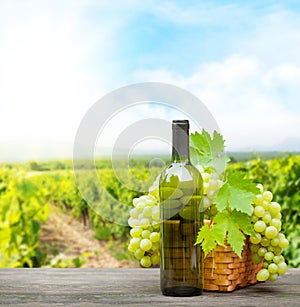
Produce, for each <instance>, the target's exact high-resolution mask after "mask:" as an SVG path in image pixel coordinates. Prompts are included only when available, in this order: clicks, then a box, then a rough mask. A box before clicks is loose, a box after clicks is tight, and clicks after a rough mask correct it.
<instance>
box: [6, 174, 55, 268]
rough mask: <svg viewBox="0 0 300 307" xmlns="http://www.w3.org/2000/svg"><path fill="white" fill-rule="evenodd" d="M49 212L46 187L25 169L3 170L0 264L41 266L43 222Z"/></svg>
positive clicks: (8, 265) (42, 256)
mask: <svg viewBox="0 0 300 307" xmlns="http://www.w3.org/2000/svg"><path fill="white" fill-rule="evenodd" d="M48 212H49V207H48V205H47V201H46V193H45V190H44V189H39V188H38V187H37V186H36V185H35V184H34V182H33V181H32V180H31V178H30V177H27V176H26V173H25V172H22V171H18V170H9V169H7V168H2V169H0V267H35V266H40V264H41V263H42V262H43V261H44V257H45V255H44V254H43V253H41V252H40V251H39V249H38V243H39V232H40V223H42V222H45V221H46V219H47V216H48Z"/></svg>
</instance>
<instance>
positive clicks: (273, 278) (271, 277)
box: [269, 273, 278, 281]
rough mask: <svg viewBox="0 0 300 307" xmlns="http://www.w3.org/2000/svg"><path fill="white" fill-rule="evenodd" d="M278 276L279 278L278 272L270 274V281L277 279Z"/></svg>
mask: <svg viewBox="0 0 300 307" xmlns="http://www.w3.org/2000/svg"><path fill="white" fill-rule="evenodd" d="M277 278H278V274H277V273H273V274H270V276H269V280H270V281H276V280H277Z"/></svg>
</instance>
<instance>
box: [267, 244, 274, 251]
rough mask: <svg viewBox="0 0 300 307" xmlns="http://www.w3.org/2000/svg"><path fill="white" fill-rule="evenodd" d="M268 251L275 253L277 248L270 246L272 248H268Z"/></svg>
mask: <svg viewBox="0 0 300 307" xmlns="http://www.w3.org/2000/svg"><path fill="white" fill-rule="evenodd" d="M267 250H268V252H272V253H274V252H275V246H272V245H270V246H268V247H267Z"/></svg>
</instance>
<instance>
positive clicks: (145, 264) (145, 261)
mask: <svg viewBox="0 0 300 307" xmlns="http://www.w3.org/2000/svg"><path fill="white" fill-rule="evenodd" d="M140 263H141V265H142V266H143V267H145V268H149V267H150V266H151V264H152V262H151V258H150V257H149V256H144V257H143V258H142V259H141V260H140Z"/></svg>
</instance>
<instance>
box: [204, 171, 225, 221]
mask: <svg viewBox="0 0 300 307" xmlns="http://www.w3.org/2000/svg"><path fill="white" fill-rule="evenodd" d="M201 176H202V179H203V199H202V211H204V212H205V216H204V218H205V219H212V218H213V217H214V216H215V215H216V214H217V209H216V206H215V205H214V197H215V193H216V192H217V191H218V190H219V189H220V188H221V187H222V185H223V181H222V180H221V177H220V175H219V174H218V173H216V172H213V173H208V172H204V171H202V172H201Z"/></svg>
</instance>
